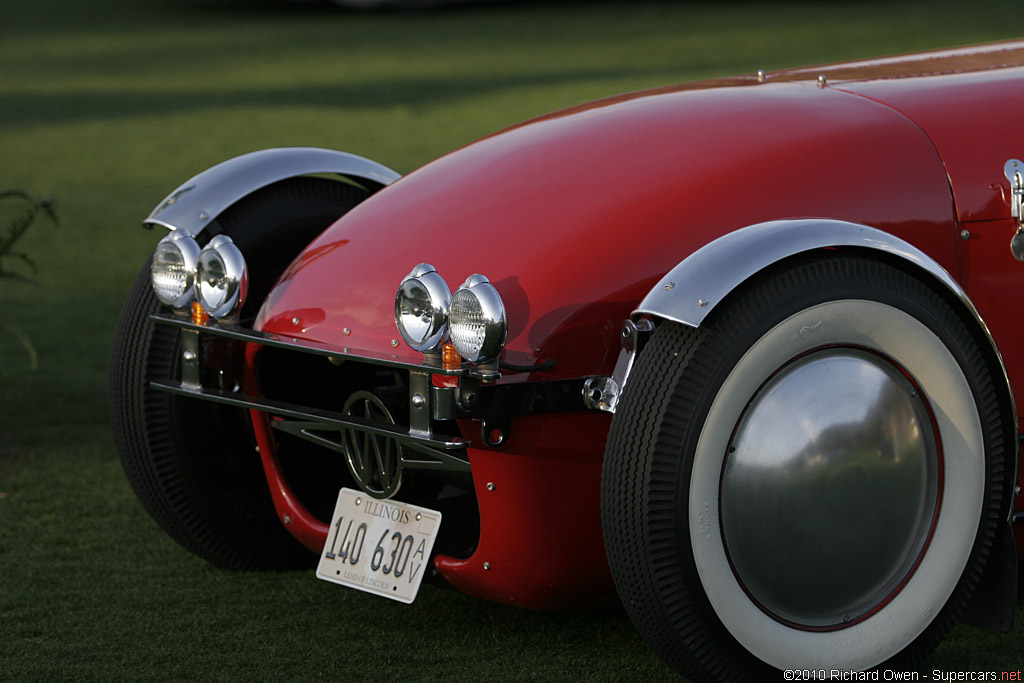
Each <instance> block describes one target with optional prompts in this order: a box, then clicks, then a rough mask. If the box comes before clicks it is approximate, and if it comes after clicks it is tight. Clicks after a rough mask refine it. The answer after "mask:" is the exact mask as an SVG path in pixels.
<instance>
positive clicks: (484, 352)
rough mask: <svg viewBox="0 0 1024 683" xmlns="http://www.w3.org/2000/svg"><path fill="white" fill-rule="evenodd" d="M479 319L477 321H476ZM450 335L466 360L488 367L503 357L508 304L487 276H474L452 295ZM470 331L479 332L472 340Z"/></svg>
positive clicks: (456, 348)
mask: <svg viewBox="0 0 1024 683" xmlns="http://www.w3.org/2000/svg"><path fill="white" fill-rule="evenodd" d="M467 317H468V318H470V319H464V318H467ZM473 318H477V319H475V320H474V319H473ZM448 327H449V329H448V333H449V337H450V338H451V341H452V344H453V345H454V346H455V350H456V351H458V352H459V355H461V356H462V357H463V358H464V359H465V360H467V361H469V362H470V363H474V364H486V363H489V362H491V361H493V360H495V359H497V357H498V355H499V354H501V351H502V349H503V348H504V347H505V337H506V335H507V333H508V321H507V318H506V316H505V304H504V303H503V302H502V300H501V295H499V294H498V290H497V289H495V287H494V285H492V284H491V282H490V280H488V279H487V278H486V277H485V276H483V275H480V274H479V273H477V274H475V275H470V276H469V278H467V279H466V282H465V283H463V285H462V286H461V287H459V288H458V289H457V290H455V294H453V295H452V303H451V308H450V312H449V315H448ZM463 327H466V328H475V334H474V335H473V336H474V337H477V338H478V339H479V341H475V342H474V341H471V340H469V339H468V338H467V337H466V335H465V334H464V333H465V332H468V331H470V330H469V329H462V328H463Z"/></svg>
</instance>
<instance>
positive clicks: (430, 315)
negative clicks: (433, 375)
mask: <svg viewBox="0 0 1024 683" xmlns="http://www.w3.org/2000/svg"><path fill="white" fill-rule="evenodd" d="M451 300H452V293H451V290H450V289H448V283H447V282H445V281H444V278H442V277H441V276H440V275H438V274H437V271H436V270H435V269H434V266H432V265H430V264H429V263H421V264H419V265H418V266H416V267H415V268H413V269H412V272H411V273H409V274H408V275H406V276H405V278H404V279H403V280H402V283H401V284H400V285H399V286H398V293H396V294H395V324H396V325H397V326H398V331H399V332H400V333H401V335H402V339H404V340H405V343H407V344H408V345H409V346H411V347H412V348H414V349H415V350H417V351H421V352H424V353H426V352H429V351H433V350H434V349H436V348H437V347H438V346H439V345H440V344H441V342H442V341H444V336H445V332H447V330H448V306H449V304H450V303H451Z"/></svg>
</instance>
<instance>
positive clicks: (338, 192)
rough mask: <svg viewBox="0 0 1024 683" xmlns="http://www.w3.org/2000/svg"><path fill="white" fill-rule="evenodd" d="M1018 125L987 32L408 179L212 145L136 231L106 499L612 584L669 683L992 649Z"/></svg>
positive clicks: (402, 582) (541, 584)
mask: <svg viewBox="0 0 1024 683" xmlns="http://www.w3.org/2000/svg"><path fill="white" fill-rule="evenodd" d="M1022 105H1024V42H1021V43H1003V44H996V45H985V46H980V47H968V48H962V49H954V50H948V51H942V52H932V53H928V54H915V55H909V56H902V57H893V58H886V59H878V60H870V61H862V62H856V63H848V64H837V65H832V66H825V67H817V68H812V69H797V70H788V71H780V72H772V73H764V72H759V73H757V74H751V75H748V76H741V77H737V78H731V79H721V80H715V81H708V82H701V83H690V84H684V85H679V86H672V87H667V88H662V89H658V90H651V91H646V92H639V93H633V94H628V95H623V96H619V97H614V98H610V99H605V100H601V101H597V102H593V103H590V104H585V105H582V106H578V107H574V108H571V109H567V110H565V111H561V112H557V113H554V114H551V115H549V116H545V117H542V118H539V119H536V120H533V121H529V122H527V123H524V124H521V125H518V126H515V127H513V128H511V129H508V130H506V131H503V132H501V133H498V134H495V135H493V136H491V137H488V138H485V139H483V140H481V141H479V142H476V143H474V144H471V145H468V146H466V147H464V148H463V149H460V150H458V151H456V152H453V153H451V154H449V155H447V156H445V157H443V158H441V159H439V160H437V161H435V162H433V163H430V164H428V165H426V166H424V167H423V168H421V169H419V170H417V171H415V172H414V173H411V174H409V175H408V176H407V177H404V178H400V177H399V174H398V173H395V172H394V171H392V170H390V169H388V168H387V167H385V166H382V165H381V164H378V163H375V162H373V161H369V160H367V159H364V158H361V157H357V156H353V155H350V154H345V153H342V152H335V151H328V150H323V149H309V148H294V149H272V150H266V151H262V152H256V153H253V154H247V155H245V156H241V157H238V158H235V159H231V160H229V161H226V162H224V163H222V164H220V165H218V166H215V167H213V168H211V169H209V170H207V171H204V172H202V173H200V174H199V175H197V176H195V177H194V178H192V179H191V180H188V181H187V182H185V183H184V184H183V185H181V186H180V187H179V188H178V189H176V190H175V191H174V192H172V193H171V194H170V195H169V196H168V197H167V198H166V199H165V200H164V201H163V202H161V203H160V204H159V206H157V208H156V209H155V210H154V211H153V213H152V214H151V215H150V216H149V218H147V219H146V221H145V223H146V225H147V226H150V227H153V226H156V227H158V228H161V229H167V231H168V232H167V234H166V235H164V236H163V238H162V239H161V240H160V241H159V243H158V244H157V246H156V250H155V251H154V253H153V256H152V259H151V260H150V262H149V263H147V264H146V265H145V267H144V268H143V269H142V272H141V273H140V274H139V277H138V280H137V281H136V283H135V285H134V286H133V288H132V290H131V292H130V294H129V297H128V300H127V303H126V304H125V307H124V311H123V313H122V316H121V320H120V323H119V325H118V329H117V333H116V342H115V347H114V354H113V365H112V368H113V369H112V378H111V404H112V415H113V423H114V428H115V433H116V438H117V443H118V447H119V450H120V453H121V458H122V460H123V462H124V469H125V471H126V473H127V476H128V479H129V480H130V481H131V484H132V486H133V487H134V488H135V491H136V492H137V494H138V496H139V498H140V499H141V500H142V503H143V505H144V506H145V507H146V509H147V510H148V511H149V513H150V514H151V515H152V516H153V517H154V518H155V519H156V521H157V522H158V523H159V525H160V526H161V527H162V528H163V529H164V530H165V531H166V532H167V533H168V534H170V535H171V536H172V537H173V538H174V539H176V540H177V541H178V542H179V543H181V544H182V545H183V546H185V547H186V548H188V549H189V550H191V551H192V552H194V553H196V554H198V555H200V556H202V557H204V558H207V559H208V560H210V561H211V562H214V563H215V564H218V565H221V566H225V567H292V566H302V565H311V564H313V563H314V562H315V561H316V555H314V553H316V554H319V564H318V565H317V570H316V571H317V576H319V577H320V578H323V579H326V580H330V581H336V582H338V583H343V584H346V585H348V586H351V587H354V588H357V589H360V590H364V591H370V592H374V593H379V594H381V595H386V596H388V597H392V598H395V599H399V600H405V601H411V600H412V599H413V598H414V597H415V594H416V589H417V588H418V586H419V582H420V580H422V579H423V578H424V576H431V577H434V578H438V579H440V580H442V581H444V582H446V583H448V584H450V585H451V586H454V587H455V588H457V589H458V590H460V591H464V592H466V593H470V594H472V595H476V596H480V597H482V598H486V599H489V600H496V601H500V602H504V603H508V604H510V605H522V606H527V607H533V608H555V607H565V606H572V605H582V604H588V603H593V602H595V601H599V600H602V599H607V598H610V597H613V596H615V595H616V593H617V595H618V598H619V599H620V600H621V602H622V604H623V605H624V607H625V609H626V611H627V612H628V613H629V615H630V616H631V618H632V619H633V621H634V622H635V624H636V626H637V628H638V629H639V630H640V632H641V633H642V634H643V637H644V638H645V639H646V640H647V642H649V643H650V645H651V647H652V648H653V649H654V650H656V651H657V652H658V654H660V655H661V656H662V657H664V658H665V659H666V660H667V661H668V662H670V663H671V664H672V665H673V666H674V667H676V668H678V669H679V670H681V671H683V672H684V673H686V674H688V675H690V676H692V677H695V678H712V679H723V680H735V679H738V678H740V677H743V676H745V675H750V676H757V675H759V674H760V673H762V672H763V671H765V670H770V669H773V668H774V669H803V670H821V669H825V670H832V669H839V670H844V671H849V670H863V669H870V668H872V667H889V668H902V669H907V668H911V667H914V666H916V665H917V664H918V663H919V662H920V661H921V660H922V658H923V657H924V656H925V655H926V654H927V653H928V652H929V651H930V649H931V648H933V647H934V646H935V644H936V643H938V641H939V640H940V639H941V638H942V637H943V636H944V635H945V634H946V633H947V632H948V631H949V629H950V628H951V627H952V625H953V623H954V621H956V620H958V619H959V620H964V621H967V622H970V623H974V624H978V625H983V626H988V627H992V628H996V629H1002V630H1008V629H1009V628H1010V626H1011V625H1012V621H1013V617H1014V610H1015V605H1016V599H1015V596H1016V590H1017V580H1018V572H1017V553H1018V552H1019V549H1020V548H1021V547H1022V540H1024V537H1022V532H1021V525H1020V524H1018V525H1017V526H1016V527H1013V524H1014V523H1015V522H1021V518H1022V512H1021V507H1020V502H1019V501H1018V493H1019V486H1018V481H1019V480H1018V477H1019V462H1018V440H1019V434H1020V431H1019V426H1020V419H1021V418H1020V413H1018V411H1017V407H1016V406H1018V405H1021V404H1022V403H1024V400H1021V399H1024V396H1021V395H1015V393H1014V388H1015V387H1016V388H1017V390H1018V391H1021V390H1022V389H1021V388H1022V387H1024V353H1022V352H1021V343H1022V342H1021V340H1022V339H1024V316H1021V315H1020V314H1019V313H1018V312H1017V311H1016V310H1014V308H1013V305H1012V303H1011V302H1012V301H1013V300H1014V299H1013V297H1012V296H1011V295H1013V294H1014V293H1015V292H1017V291H1020V290H1021V289H1022V288H1024V263H1022V262H1021V261H1024V210H1022V203H1024V162H1021V161H1019V159H1022V158H1024V141H1022V140H1021V139H1019V138H1017V137H1015V136H1016V135H1017V133H1015V129H1014V128H1013V126H1012V125H1010V123H1011V122H1012V121H1013V119H1014V117H1015V116H1016V115H1017V114H1018V112H1019V111H1020V108H1021V106H1022ZM339 491H340V493H339ZM1014 532H1016V543H1015V542H1014Z"/></svg>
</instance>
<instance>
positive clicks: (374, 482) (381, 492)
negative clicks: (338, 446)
mask: <svg viewBox="0 0 1024 683" xmlns="http://www.w3.org/2000/svg"><path fill="white" fill-rule="evenodd" d="M343 412H344V414H345V415H346V416H347V417H350V418H354V419H357V420H359V421H364V420H365V421H366V427H367V428H366V429H346V430H344V431H343V432H342V435H341V442H342V446H343V450H344V452H345V460H346V461H347V462H348V469H349V472H351V473H352V477H353V478H355V480H356V483H357V484H358V485H359V488H361V489H362V490H363V491H365V492H366V493H368V494H370V495H371V496H373V497H375V498H390V497H391V496H393V495H395V493H397V492H398V487H399V486H401V484H402V447H401V445H400V444H399V443H398V441H396V440H395V439H394V438H393V437H390V436H387V435H386V434H382V433H380V431H378V430H375V429H374V425H379V424H395V418H394V417H393V416H392V415H391V413H390V411H388V409H387V406H385V405H384V402H383V401H381V400H380V399H379V398H377V397H376V396H375V395H373V394H371V393H370V392H368V391H357V392H356V393H354V394H352V395H351V396H349V398H348V400H347V401H345V407H344V409H343Z"/></svg>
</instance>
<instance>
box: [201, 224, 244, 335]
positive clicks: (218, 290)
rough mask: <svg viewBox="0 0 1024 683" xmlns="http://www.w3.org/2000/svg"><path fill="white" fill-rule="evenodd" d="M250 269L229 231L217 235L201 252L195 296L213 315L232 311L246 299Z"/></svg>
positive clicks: (226, 314)
mask: <svg viewBox="0 0 1024 683" xmlns="http://www.w3.org/2000/svg"><path fill="white" fill-rule="evenodd" d="M248 291H249V272H248V269H247V268H246V266H245V258H243V257H242V252H241V251H240V250H239V249H238V247H236V246H235V243H234V242H232V241H231V238H230V237H228V236H227V235H217V236H216V237H214V238H213V239H212V240H210V243H209V244H207V245H206V246H205V247H203V250H202V251H201V252H200V253H199V259H198V262H197V264H196V297H197V298H198V299H199V303H200V304H202V306H203V308H204V309H205V310H206V312H207V313H209V314H210V315H212V316H213V317H214V318H224V317H226V316H229V315H231V314H232V313H234V312H235V311H237V310H238V309H240V308H241V307H242V304H243V303H245V295H246V294H248Z"/></svg>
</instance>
